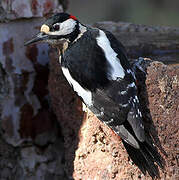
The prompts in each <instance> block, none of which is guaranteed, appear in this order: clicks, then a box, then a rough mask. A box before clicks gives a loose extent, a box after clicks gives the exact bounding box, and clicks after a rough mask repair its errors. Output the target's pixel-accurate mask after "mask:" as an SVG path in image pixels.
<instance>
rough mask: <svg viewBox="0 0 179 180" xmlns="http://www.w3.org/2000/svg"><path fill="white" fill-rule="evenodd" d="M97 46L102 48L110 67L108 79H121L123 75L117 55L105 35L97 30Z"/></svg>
mask: <svg viewBox="0 0 179 180" xmlns="http://www.w3.org/2000/svg"><path fill="white" fill-rule="evenodd" d="M97 44H98V45H99V46H100V47H101V48H102V50H103V51H104V54H105V57H106V59H107V61H108V62H109V64H110V65H111V72H110V74H109V78H110V79H112V80H116V79H117V78H123V77H124V76H125V73H124V69H123V68H122V66H121V63H120V60H119V59H118V58H117V53H116V52H115V51H114V50H113V49H112V47H111V45H110V41H109V40H108V38H107V36H106V34H105V33H104V32H103V31H101V30H99V36H98V37H97Z"/></svg>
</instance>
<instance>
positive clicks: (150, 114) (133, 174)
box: [49, 51, 179, 180]
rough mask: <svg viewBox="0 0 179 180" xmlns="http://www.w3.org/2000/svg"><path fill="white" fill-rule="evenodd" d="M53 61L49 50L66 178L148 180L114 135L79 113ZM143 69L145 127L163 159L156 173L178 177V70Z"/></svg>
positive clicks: (159, 66) (155, 64) (162, 67)
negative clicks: (160, 169)
mask: <svg viewBox="0 0 179 180" xmlns="http://www.w3.org/2000/svg"><path fill="white" fill-rule="evenodd" d="M55 57H56V53H54V51H53V52H51V53H50V58H51V62H50V63H51V65H50V78H49V90H50V94H51V100H52V106H53V109H54V110H55V113H56V115H57V118H58V121H59V123H60V124H61V127H62V133H63V136H64V141H65V152H66V154H65V161H66V171H67V174H68V176H73V178H74V179H75V180H80V179H81V180H83V179H85V180H86V179H90V180H93V179H95V180H110V179H115V180H122V179H128V180H130V179H151V178H150V177H149V176H148V175H147V176H146V177H144V175H143V174H142V173H141V172H140V170H139V169H138V168H137V167H136V166H135V165H134V164H133V163H132V161H131V160H130V159H129V158H128V154H127V152H126V151H125V149H124V147H123V144H122V143H121V140H120V138H119V137H118V136H116V135H115V134H114V133H113V132H112V131H111V130H110V129H109V128H108V127H107V126H105V125H104V124H103V123H101V122H100V121H99V120H98V119H97V118H96V117H95V116H94V115H93V114H92V113H91V112H88V113H83V111H82V106H81V103H80V101H79V99H78V98H77V97H76V96H75V94H74V92H73V91H72V89H71V88H70V87H69V85H68V83H67V82H66V80H65V79H64V77H63V75H62V72H61V70H60V65H59V62H58V59H57V58H55ZM144 65H145V66H147V73H148V74H147V78H146V80H145V83H144V82H142V79H140V78H139V91H140V92H139V94H140V100H141V101H142V106H143V115H144V116H145V117H146V121H145V123H146V129H148V130H149V131H150V132H151V134H152V135H153V137H154V139H155V140H156V144H157V145H158V146H159V149H160V150H161V155H162V156H163V158H164V159H165V161H166V170H165V172H162V171H160V175H161V179H172V180H175V179H179V164H178V163H179V162H178V157H179V154H178V152H179V151H178V150H179V142H178V141H179V139H178V137H179V133H178V127H179V117H178V116H179V112H178V111H179V109H178V104H179V102H178V101H179V94H178V93H179V91H178V89H179V87H178V86H179V68H178V67H174V66H166V65H163V64H162V63H159V62H152V61H151V62H150V63H149V62H148V61H146V63H144ZM139 76H140V74H139ZM140 77H141V76H140ZM145 84H146V86H145ZM151 119H152V121H153V123H151ZM155 128H156V130H155ZM157 134H158V139H157ZM158 140H159V141H158ZM165 153H166V154H167V155H168V158H167V157H166V156H165V155H164V154H165Z"/></svg>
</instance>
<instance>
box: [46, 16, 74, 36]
mask: <svg viewBox="0 0 179 180" xmlns="http://www.w3.org/2000/svg"><path fill="white" fill-rule="evenodd" d="M59 26H60V29H59V31H55V32H49V33H48V34H49V35H59V36H60V35H62V36H63V35H67V34H70V33H72V32H73V30H74V28H75V26H76V21H75V20H73V19H68V20H66V21H64V22H63V23H59Z"/></svg>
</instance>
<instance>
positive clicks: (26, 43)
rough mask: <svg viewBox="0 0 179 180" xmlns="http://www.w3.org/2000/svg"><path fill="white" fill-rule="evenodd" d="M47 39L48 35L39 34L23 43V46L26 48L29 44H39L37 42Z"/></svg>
mask: <svg viewBox="0 0 179 180" xmlns="http://www.w3.org/2000/svg"><path fill="white" fill-rule="evenodd" d="M48 38H49V35H47V34H45V33H44V32H40V33H39V34H37V35H36V36H35V37H34V38H33V39H31V40H29V41H27V42H25V43H24V45H25V46H28V45H30V44H33V43H36V42H39V41H44V40H47V39H48Z"/></svg>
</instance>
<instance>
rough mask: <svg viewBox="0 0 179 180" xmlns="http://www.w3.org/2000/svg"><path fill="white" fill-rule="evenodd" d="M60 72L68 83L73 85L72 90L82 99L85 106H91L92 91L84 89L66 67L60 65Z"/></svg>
mask: <svg viewBox="0 0 179 180" xmlns="http://www.w3.org/2000/svg"><path fill="white" fill-rule="evenodd" d="M62 72H63V74H64V76H65V77H66V79H67V81H68V83H69V84H70V85H71V86H72V87H73V90H74V91H75V92H76V93H77V94H78V96H80V97H81V98H82V99H83V101H84V103H85V104H86V105H87V106H92V105H93V102H92V93H91V92H90V91H88V90H85V89H84V88H83V87H82V86H81V85H80V84H79V83H78V82H77V81H76V80H74V79H73V78H72V76H71V74H70V72H69V70H68V69H67V68H65V67H62Z"/></svg>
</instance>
